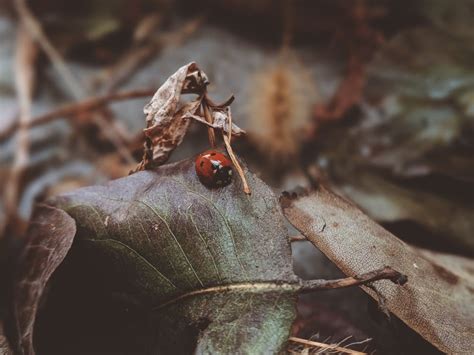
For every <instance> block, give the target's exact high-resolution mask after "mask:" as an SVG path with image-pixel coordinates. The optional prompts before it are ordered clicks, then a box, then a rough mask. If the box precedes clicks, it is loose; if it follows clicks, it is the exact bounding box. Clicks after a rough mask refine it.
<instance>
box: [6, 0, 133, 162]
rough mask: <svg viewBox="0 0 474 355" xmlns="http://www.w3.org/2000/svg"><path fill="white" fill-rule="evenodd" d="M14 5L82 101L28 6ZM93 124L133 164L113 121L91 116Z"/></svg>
mask: <svg viewBox="0 0 474 355" xmlns="http://www.w3.org/2000/svg"><path fill="white" fill-rule="evenodd" d="M14 1H15V2H14V4H15V7H16V10H17V12H18V14H19V16H20V18H21V21H22V23H23V24H24V25H25V28H26V29H27V30H28V31H29V33H30V35H31V37H32V38H34V39H35V40H36V42H37V43H38V44H39V46H40V47H41V48H42V49H43V51H44V52H45V53H46V55H47V56H48V58H49V59H50V60H51V63H52V64H53V67H54V68H55V69H56V70H57V71H58V73H59V75H60V76H61V77H62V78H63V79H64V82H65V83H66V85H67V87H68V89H69V91H70V92H71V94H72V96H73V97H74V99H75V100H82V99H84V97H86V96H87V93H86V91H85V90H84V89H83V88H82V86H81V85H80V84H79V81H78V80H77V79H76V78H75V77H74V75H72V73H71V71H70V70H69V68H68V67H67V65H66V63H65V61H64V59H63V58H62V57H61V55H60V54H59V52H58V51H57V50H56V48H55V47H54V46H53V44H52V43H51V41H50V40H49V39H48V37H47V36H46V34H45V32H44V30H43V28H42V26H41V24H40V23H39V21H38V20H37V19H36V18H35V16H34V14H33V13H32V12H31V10H30V9H29V7H28V5H27V4H26V1H25V0H14ZM93 120H94V123H95V124H97V126H98V127H99V129H100V130H101V132H102V133H103V134H104V136H105V137H107V139H109V140H110V142H112V143H113V144H114V145H115V147H116V148H117V150H118V152H119V153H120V155H122V157H123V158H124V159H126V160H127V161H128V162H129V163H133V162H135V159H134V158H133V156H132V154H131V153H130V151H128V149H127V148H126V146H125V145H124V144H123V142H122V141H121V140H120V138H119V137H121V138H122V139H123V140H125V141H126V139H125V137H123V134H122V130H121V129H119V128H118V127H117V125H116V122H115V121H112V122H111V123H109V122H107V120H106V119H105V118H104V117H103V116H102V115H100V114H95V115H94V116H93Z"/></svg>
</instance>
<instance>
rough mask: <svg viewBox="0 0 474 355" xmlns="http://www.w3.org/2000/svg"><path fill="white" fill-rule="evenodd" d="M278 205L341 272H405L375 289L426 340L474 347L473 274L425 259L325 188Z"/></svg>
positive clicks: (446, 348)
mask: <svg viewBox="0 0 474 355" xmlns="http://www.w3.org/2000/svg"><path fill="white" fill-rule="evenodd" d="M281 203H282V207H283V211H284V214H285V215H286V216H287V218H288V219H289V221H290V222H291V223H292V224H293V225H294V226H295V227H296V228H297V229H298V230H299V231H300V232H301V233H302V234H303V235H305V236H306V237H307V238H308V239H309V240H310V241H311V242H312V243H313V244H314V245H316V246H317V247H318V248H319V249H321V251H322V252H323V253H324V254H326V256H327V257H328V258H329V259H331V260H332V261H333V262H334V263H335V264H336V265H337V266H338V267H339V268H340V269H341V270H342V271H343V272H344V273H345V274H347V275H354V274H359V273H363V272H365V271H367V270H369V269H374V268H379V267H381V266H383V265H391V266H392V267H394V268H396V269H397V270H399V271H400V272H402V273H404V274H406V275H407V276H408V279H409V282H408V283H407V284H406V285H405V286H404V287H403V288H401V287H394V286H392V285H390V284H388V283H384V284H383V285H380V286H377V290H378V292H380V294H381V295H382V296H383V297H384V298H385V299H386V305H387V307H388V309H389V310H390V311H391V312H393V313H394V314H395V315H396V316H397V317H399V318H400V319H401V320H402V321H404V322H405V323H406V324H407V325H408V326H410V327H411V328H412V329H414V330H415V331H416V332H418V333H419V334H421V335H422V336H423V337H424V338H425V339H426V340H428V341H429V342H430V343H432V344H433V345H435V346H436V347H438V348H439V349H440V350H441V351H443V352H448V353H470V352H471V351H472V349H474V341H473V337H472V336H471V335H472V334H473V332H474V318H473V315H474V305H473V303H472V294H473V290H474V284H473V280H472V277H470V278H466V277H465V275H464V274H462V273H458V272H453V271H451V270H450V269H448V268H447V267H446V265H442V264H438V263H437V262H435V261H434V260H433V259H427V258H426V257H424V256H423V255H422V254H421V253H420V252H418V251H417V250H416V249H415V248H413V247H411V246H409V245H407V244H405V243H403V242H402V241H400V240H399V239H397V238H396V237H395V236H393V235H392V234H391V233H389V232H388V231H386V230H385V229H383V228H382V227H381V226H379V225H378V224H376V223H375V222H373V221H372V220H371V219H370V218H369V217H367V216H366V215H365V214H364V213H363V212H361V211H360V210H359V209H358V208H357V207H355V206H354V205H352V204H351V203H349V202H347V201H345V200H344V199H342V198H341V197H339V196H337V195H335V194H334V193H332V192H330V191H328V190H326V189H325V188H323V187H321V188H319V189H318V190H317V191H315V192H312V193H310V194H309V195H306V196H301V197H298V198H295V199H291V198H287V197H286V198H285V197H284V198H282V199H281ZM471 264H472V262H471ZM471 272H472V265H471ZM362 288H363V289H364V291H366V292H367V293H369V294H370V295H371V296H373V297H375V296H376V295H375V293H374V291H373V290H371V289H370V288H367V287H365V286H363V287H362Z"/></svg>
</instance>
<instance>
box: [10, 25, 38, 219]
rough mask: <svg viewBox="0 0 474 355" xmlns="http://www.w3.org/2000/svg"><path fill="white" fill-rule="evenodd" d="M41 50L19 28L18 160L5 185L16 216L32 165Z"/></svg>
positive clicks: (17, 69)
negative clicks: (33, 114)
mask: <svg viewBox="0 0 474 355" xmlns="http://www.w3.org/2000/svg"><path fill="white" fill-rule="evenodd" d="M37 54H38V50H37V47H36V45H35V43H34V41H33V40H32V38H31V37H30V35H29V33H28V31H27V30H26V29H25V27H24V26H23V25H20V26H19V29H18V32H17V40H16V49H15V86H16V90H17V97H18V101H19V106H20V116H19V127H20V130H19V132H18V145H17V149H16V151H15V158H14V159H15V160H14V163H13V167H12V170H11V172H10V175H9V178H8V181H7V183H6V188H5V203H6V209H7V213H8V215H9V216H10V217H13V216H16V215H17V212H16V209H17V205H18V195H19V189H20V187H19V184H20V181H21V177H22V175H23V172H24V170H25V168H26V167H27V166H28V160H29V149H30V141H29V134H28V129H27V128H25V127H27V125H28V124H29V123H30V121H31V98H32V95H33V86H34V82H35V72H34V63H35V61H36V57H37Z"/></svg>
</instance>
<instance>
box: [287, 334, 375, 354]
mask: <svg viewBox="0 0 474 355" xmlns="http://www.w3.org/2000/svg"><path fill="white" fill-rule="evenodd" d="M288 340H289V341H291V342H294V343H298V344H303V345H307V346H311V347H318V348H322V349H328V350H336V351H339V352H341V353H344V354H352V355H366V354H367V353H363V352H360V351H356V350H351V349H347V348H343V347H341V346H337V345H335V344H325V343H320V342H318V341H312V340H306V339H302V338H296V337H290V338H288Z"/></svg>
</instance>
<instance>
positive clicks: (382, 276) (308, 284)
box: [301, 266, 407, 292]
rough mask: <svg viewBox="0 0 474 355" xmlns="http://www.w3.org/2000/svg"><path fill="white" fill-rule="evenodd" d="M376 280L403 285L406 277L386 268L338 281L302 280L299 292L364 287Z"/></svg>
mask: <svg viewBox="0 0 474 355" xmlns="http://www.w3.org/2000/svg"><path fill="white" fill-rule="evenodd" d="M378 280H390V281H392V282H393V283H395V284H398V285H404V284H405V283H406V282H407V277H406V276H405V275H403V274H401V273H400V272H398V271H396V270H394V269H392V268H391V267H390V266H386V267H384V268H382V269H378V270H374V271H370V272H367V273H365V274H362V275H358V276H353V277H346V278H344V279H338V280H303V281H302V282H301V286H302V287H301V291H303V292H311V291H318V290H330V289H335V288H344V287H351V286H360V285H366V284H368V283H371V282H374V281H378Z"/></svg>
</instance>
